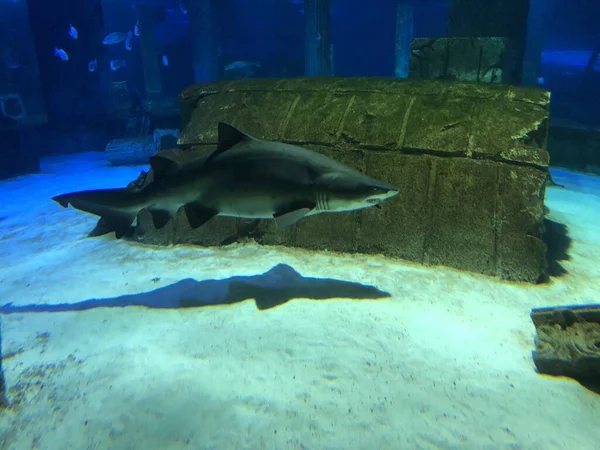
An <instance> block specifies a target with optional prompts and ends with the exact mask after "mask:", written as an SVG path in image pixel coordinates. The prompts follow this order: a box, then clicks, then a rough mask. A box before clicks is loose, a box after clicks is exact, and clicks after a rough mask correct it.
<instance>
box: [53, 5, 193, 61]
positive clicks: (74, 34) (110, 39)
mask: <svg viewBox="0 0 600 450" xmlns="http://www.w3.org/2000/svg"><path fill="white" fill-rule="evenodd" d="M180 7H181V11H182V12H183V13H184V14H187V10H186V9H185V7H184V6H183V3H182V4H181V5H180ZM68 35H69V36H70V37H71V39H73V40H76V39H78V38H79V32H78V31H77V28H75V26H74V25H73V24H69V31H68ZM140 35H141V32H140V21H139V20H138V21H137V22H136V23H135V25H134V26H133V29H132V30H129V31H127V32H121V31H114V32H112V33H108V34H107V35H106V36H104V39H102V44H103V45H115V44H119V43H121V42H123V41H125V43H124V47H125V50H126V51H130V50H131V49H133V37H134V36H136V37H139V36H140ZM54 56H56V57H57V58H58V59H60V60H61V61H65V62H66V61H69V54H68V53H67V51H66V50H65V49H64V48H58V47H54ZM161 60H162V64H163V66H164V67H169V58H168V57H167V55H163V56H162V58H161ZM87 67H88V71H89V72H95V71H96V69H97V68H98V59H97V58H94V59H92V60H91V61H90V62H88V66H87ZM109 67H110V70H112V71H113V72H115V71H117V70H119V69H122V68H125V67H127V63H126V61H125V60H117V59H111V60H110V62H109Z"/></svg>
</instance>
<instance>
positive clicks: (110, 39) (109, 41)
mask: <svg viewBox="0 0 600 450" xmlns="http://www.w3.org/2000/svg"><path fill="white" fill-rule="evenodd" d="M130 34H131V31H130V32H129V33H123V32H121V31H115V32H113V33H109V34H107V35H106V37H105V38H104V39H103V40H102V43H103V44H104V45H113V44H118V43H119V42H123V41H124V40H125V39H127V37H128V36H129V35H130Z"/></svg>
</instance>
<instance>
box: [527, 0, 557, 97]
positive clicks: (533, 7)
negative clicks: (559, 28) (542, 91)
mask: <svg viewBox="0 0 600 450" xmlns="http://www.w3.org/2000/svg"><path fill="white" fill-rule="evenodd" d="M530 1H531V4H530V7H529V9H530V11H532V14H529V20H528V22H527V40H526V46H525V56H524V58H523V78H522V80H521V82H522V83H523V84H525V85H528V86H534V85H536V84H537V82H538V78H539V77H540V67H541V65H542V51H543V50H544V40H545V37H546V28H547V26H548V21H549V18H550V14H551V12H552V8H553V6H554V4H553V3H554V0H530Z"/></svg>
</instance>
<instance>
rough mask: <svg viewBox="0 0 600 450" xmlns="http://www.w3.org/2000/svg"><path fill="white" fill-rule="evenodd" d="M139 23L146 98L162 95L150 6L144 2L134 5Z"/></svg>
mask: <svg viewBox="0 0 600 450" xmlns="http://www.w3.org/2000/svg"><path fill="white" fill-rule="evenodd" d="M136 8H137V12H138V20H139V24H140V44H141V46H142V61H143V64H144V81H145V82H146V98H147V99H151V98H152V97H162V95H163V89H162V82H161V78H160V61H159V55H158V53H157V51H156V42H155V40H154V19H153V14H152V11H153V9H152V6H149V5H146V4H144V3H138V4H137V5H136Z"/></svg>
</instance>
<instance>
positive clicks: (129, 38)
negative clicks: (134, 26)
mask: <svg viewBox="0 0 600 450" xmlns="http://www.w3.org/2000/svg"><path fill="white" fill-rule="evenodd" d="M130 33H131V31H130ZM132 48H133V46H132V45H131V36H127V39H125V50H131V49H132Z"/></svg>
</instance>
